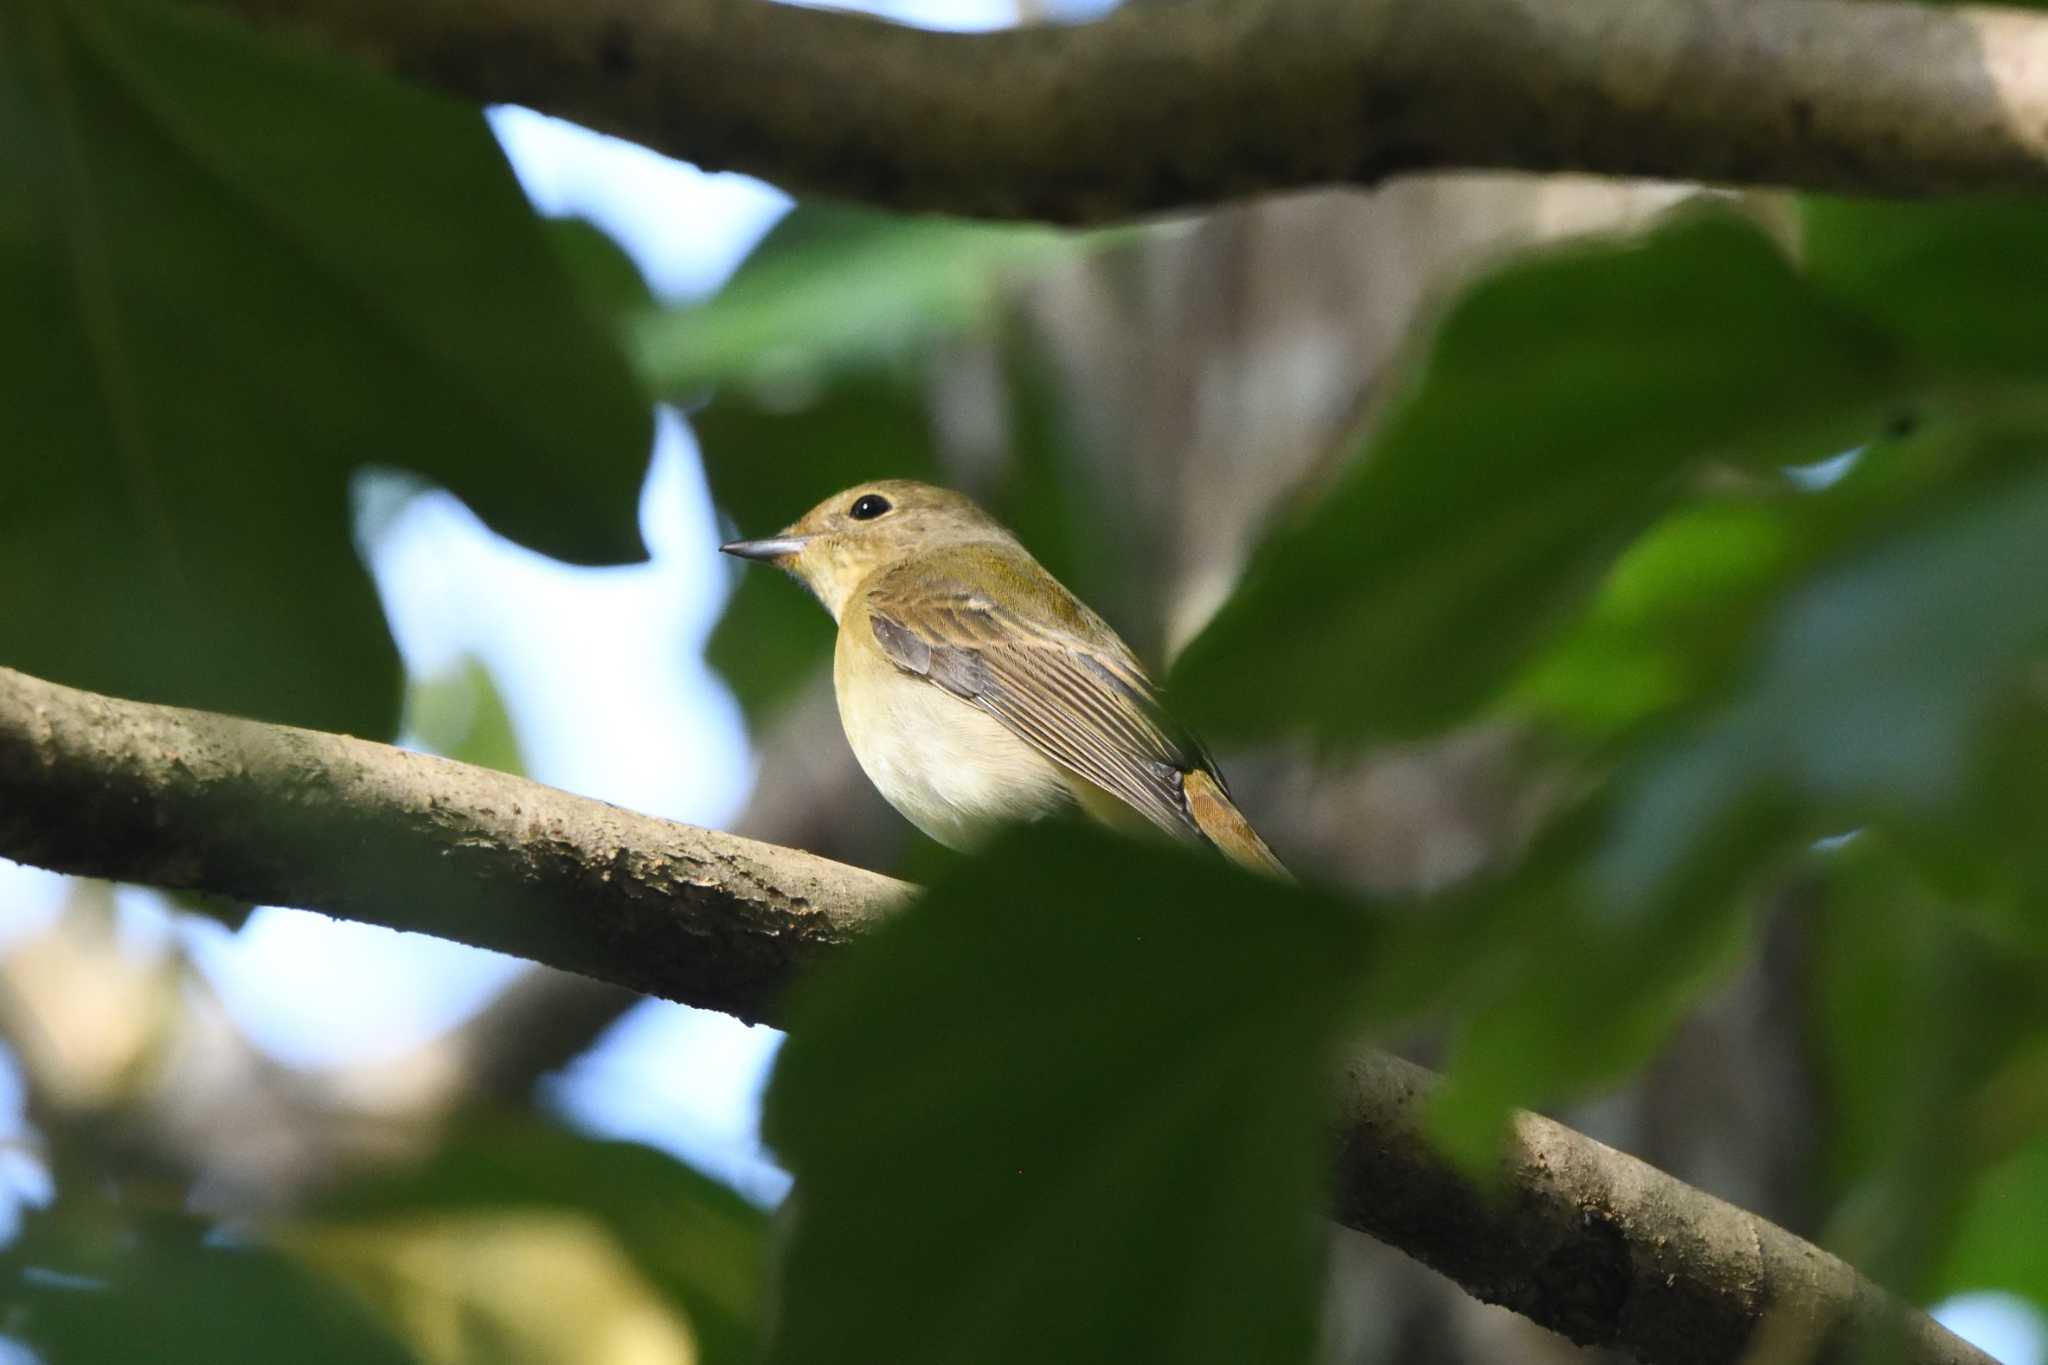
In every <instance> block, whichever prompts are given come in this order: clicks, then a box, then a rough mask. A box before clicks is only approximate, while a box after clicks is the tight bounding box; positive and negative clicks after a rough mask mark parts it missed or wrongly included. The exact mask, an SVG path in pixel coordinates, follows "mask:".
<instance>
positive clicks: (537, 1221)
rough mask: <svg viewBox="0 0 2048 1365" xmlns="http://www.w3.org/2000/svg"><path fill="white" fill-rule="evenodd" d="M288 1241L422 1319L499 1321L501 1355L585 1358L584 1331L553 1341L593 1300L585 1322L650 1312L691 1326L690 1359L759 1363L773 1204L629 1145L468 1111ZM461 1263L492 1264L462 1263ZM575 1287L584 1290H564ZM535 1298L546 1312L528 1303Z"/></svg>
mask: <svg viewBox="0 0 2048 1365" xmlns="http://www.w3.org/2000/svg"><path fill="white" fill-rule="evenodd" d="M282 1239H283V1241H284V1243H285V1244H286V1245H287V1246H290V1247H292V1248H294V1249H295V1250H297V1251H298V1252H299V1253H300V1254H301V1255H303V1256H305V1257H306V1258H307V1259H308V1260H309V1261H310V1262H311V1263H313V1264H316V1265H319V1266H321V1267H323V1268H325V1269H327V1270H329V1271H330V1272H332V1273H336V1274H339V1275H341V1276H342V1277H343V1278H344V1279H346V1280H347V1281H349V1282H350V1283H352V1284H355V1285H357V1286H358V1287H359V1288H361V1289H362V1290H363V1291H364V1292H366V1293H368V1294H369V1295H371V1297H372V1298H373V1299H374V1300H375V1301H376V1302H378V1303H379V1304H380V1305H382V1306H383V1307H384V1309H385V1311H386V1312H388V1313H390V1314H391V1315H392V1316H393V1317H394V1318H396V1319H397V1320H399V1321H401V1322H405V1323H408V1324H410V1325H412V1326H413V1327H414V1328H415V1330H417V1328H418V1326H419V1325H420V1324H421V1323H423V1322H424V1323H432V1322H436V1321H446V1320H447V1319H448V1318H449V1317H450V1316H451V1315H475V1316H480V1317H483V1318H488V1319H490V1320H491V1321H493V1322H495V1323H497V1324H498V1325H497V1327H496V1328H494V1329H493V1330H494V1331H495V1332H496V1333H497V1336H498V1338H499V1340H500V1341H501V1342H503V1343H509V1344H507V1345H506V1346H505V1351H506V1354H500V1355H496V1356H492V1355H488V1354H487V1355H485V1356H481V1357H478V1358H480V1359H508V1358H514V1359H522V1360H524V1359H534V1360H574V1359H581V1358H584V1356H585V1355H586V1354H587V1348H589V1346H590V1342H591V1340H592V1339H590V1338H586V1341H585V1346H586V1350H585V1351H567V1352H563V1353H559V1354H555V1353H550V1352H549V1351H548V1350H547V1349H546V1347H547V1346H548V1345H549V1344H550V1342H551V1341H552V1339H553V1338H552V1337H551V1335H550V1334H552V1333H556V1332H559V1331H561V1330H562V1329H563V1326H564V1323H565V1322H566V1323H567V1325H568V1327H570V1328H572V1329H574V1328H577V1327H578V1324H579V1323H583V1318H582V1317H581V1316H579V1315H580V1314H585V1313H586V1310H587V1312H588V1313H589V1314H591V1315H595V1316H593V1317H592V1319H591V1321H590V1322H589V1323H587V1324H584V1326H583V1330H590V1331H596V1330H599V1329H601V1328H603V1327H605V1326H606V1325H607V1323H606V1321H605V1319H606V1316H607V1315H615V1314H621V1313H636V1312H637V1313H641V1314H649V1313H651V1314H655V1315H656V1316H658V1317H662V1318H664V1319H669V1320H673V1322H674V1325H675V1326H677V1327H681V1328H683V1329H684V1330H685V1331H686V1338H685V1341H686V1343H688V1342H693V1343H694V1346H693V1348H692V1351H693V1355H692V1356H686V1357H684V1358H695V1359H698V1360H702V1361H705V1362H707V1363H708V1365H721V1362H724V1363H730V1365H737V1363H738V1362H751V1361H752V1360H754V1359H756V1353H755V1336H756V1333H757V1330H758V1318H759V1313H760V1289H761V1283H760V1281H761V1275H762V1273H763V1271H764V1269H765V1266H766V1250H767V1217H766V1215H765V1214H763V1213H762V1212H761V1211H760V1210H759V1209H757V1208H755V1207H754V1206H753V1205H751V1204H749V1203H747V1202H746V1201H745V1200H743V1199H741V1198H740V1197H739V1196H738V1195H737V1194H734V1193H733V1192H732V1191H731V1190H729V1189H727V1188H725V1187H724V1186H722V1185H719V1184H717V1183H716V1182H714V1181H712V1180H710V1179H707V1178H706V1177H704V1176H702V1175H699V1174H698V1173H697V1172H695V1171H693V1170H691V1169H690V1168H689V1167H687V1166H684V1165H682V1164H681V1163H680V1162H677V1161H675V1160H674V1159H672V1158H670V1157H667V1156H665V1155H663V1154H661V1153H659V1152H655V1151H652V1150H650V1149H649V1148H646V1147H641V1146H638V1145H636V1144H633V1143H625V1142H611V1141H604V1140H599V1139H595V1138H587V1137H581V1136H578V1135H576V1134H573V1133H568V1132H564V1131H562V1130H561V1129H559V1128H555V1127H553V1126H551V1125H547V1124H543V1123H538V1122H521V1121H516V1120H512V1119H509V1118H503V1117H499V1118H494V1119H492V1120H490V1121H488V1122H485V1121H472V1122H470V1123H468V1124H467V1125H465V1126H462V1127H458V1128H457V1129H456V1130H455V1131H454V1132H453V1133H452V1134H450V1135H449V1137H448V1138H447V1139H446V1140H445V1141H444V1142H443V1143H442V1144H441V1146H440V1147H439V1148H438V1149H437V1150H436V1152H435V1155H434V1157H433V1159H432V1160H431V1161H429V1162H428V1163H427V1164H426V1165H424V1166H423V1167H421V1168H419V1169H418V1170H415V1171H412V1172H409V1173H405V1174H401V1175H398V1176H393V1177H386V1178H382V1179H377V1180H373V1181H370V1182H366V1183H362V1184H358V1185H355V1186H353V1187H350V1188H347V1189H344V1190H343V1191H341V1192H339V1193H337V1194H335V1195H333V1196H331V1197H330V1198H328V1199H327V1200H325V1201H324V1202H323V1203H322V1204H321V1206H320V1207H318V1208H317V1209H315V1210H314V1211H313V1213H312V1215H311V1216H310V1217H308V1218H305V1219H301V1220H297V1221H296V1222H294V1223H293V1224H292V1225H291V1226H290V1227H288V1228H287V1229H285V1230H284V1231H283V1232H282ZM466 1263H480V1264H483V1265H486V1266H488V1267H490V1269H491V1273H489V1274H484V1275H464V1274H462V1273H461V1271H462V1266H463V1265H464V1264H466ZM409 1271H410V1272H412V1273H408V1272H409ZM571 1285H581V1286H583V1289H582V1293H583V1294H584V1296H585V1297H586V1298H587V1299H588V1300H589V1302H587V1303H582V1304H579V1303H577V1302H575V1301H573V1300H574V1298H575V1295H573V1294H566V1293H564V1291H566V1290H567V1289H568V1288H569V1287H570V1286H571ZM508 1290H510V1291H513V1292H510V1293H507V1292H506V1291H508ZM558 1294H561V1295H563V1297H561V1298H559V1299H558V1298H557V1297H556V1296H557V1295H558ZM522 1298H523V1299H525V1300H527V1301H528V1302H526V1303H522V1302H521V1300H522ZM533 1301H538V1303H539V1305H540V1306H541V1307H542V1308H544V1309H545V1310H546V1311H545V1312H544V1313H539V1314H536V1313H533V1312H530V1311H528V1310H529V1309H530V1308H531V1306H532V1303H533ZM642 1326H643V1328H645V1329H646V1330H652V1329H653V1327H654V1324H653V1322H651V1321H649V1322H643V1324H642ZM665 1330H666V1329H665ZM517 1352H523V1353H524V1354H518V1353H517Z"/></svg>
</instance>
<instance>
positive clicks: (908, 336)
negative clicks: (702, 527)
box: [637, 202, 1111, 393]
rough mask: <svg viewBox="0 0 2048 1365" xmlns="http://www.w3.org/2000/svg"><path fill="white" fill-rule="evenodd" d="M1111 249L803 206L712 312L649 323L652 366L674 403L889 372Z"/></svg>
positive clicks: (1043, 231) (1083, 239)
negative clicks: (1079, 255) (1024, 276)
mask: <svg viewBox="0 0 2048 1365" xmlns="http://www.w3.org/2000/svg"><path fill="white" fill-rule="evenodd" d="M1110 236H1111V234H1093V235H1091V236H1083V235H1079V234H1075V233H1067V232H1060V231H1057V230H1055V229H1052V228H1046V227H1037V226H1031V225H1025V224H1014V225H1013V224H991V223H976V222H968V221H965V220H960V219H950V218H929V217H917V218H911V217H903V216H900V215H895V214H886V213H877V212H874V211H873V210H869V209H858V208H853V207H849V206H846V205H840V204H830V203H817V202H807V203H802V204H799V205H797V206H796V207H795V208H794V209H792V210H791V211H790V212H789V214H788V215H787V216H786V217H784V218H783V219H782V221H781V222H779V223H777V224H776V225H775V227H774V228H773V229H772V230H771V231H770V232H769V233H768V235H767V236H766V237H765V238H763V239H762V241H761V244H760V245H759V246H758V247H756V248H755V249H754V251H753V252H752V254H750V255H749V256H748V257H747V260H746V262H745V263H744V264H743V265H742V266H741V267H740V269H739V271H738V272H737V273H736V274H735V275H734V276H733V278H732V279H731V280H730V281H729V282H727V284H726V285H725V287H724V288H723V289H721V290H719V292H718V293H717V294H715V295H713V296H712V298H711V299H710V300H709V301H708V302H705V303H703V304H700V305H698V306H696V307H694V308H681V309H676V310H673V311H671V312H667V313H663V314H660V315H658V316H652V317H649V318H648V319H647V320H646V321H645V322H644V323H643V324H642V325H641V326H640V327H639V328H638V329H637V347H638V353H639V356H640V362H641V365H642V366H643V368H644V369H645V371H646V372H647V374H648V375H649V376H651V378H652V380H653V382H654V383H655V385H656V386H657V387H658V388H659V389H660V390H661V391H663V392H665V393H687V392H689V391H690V390H691V389H693V388H696V387H699V386H702V385H705V384H711V383H716V382H719V381H723V380H736V379H738V380H753V381H759V380H787V379H791V378H802V379H807V380H809V381H810V382H814V383H816V382H823V381H824V380H826V379H828V378H829V377H830V376H834V375H840V374H845V373H848V372H849V371H858V370H862V369H867V368H870V367H872V366H875V365H877V364H879V365H883V366H888V365H891V364H894V363H895V362H897V361H899V360H901V359H902V358H903V356H904V355H905V354H906V353H908V352H912V351H916V350H918V349H921V348H923V347H925V346H927V345H929V344H930V343H931V342H932V341H933V340H934V339H935V338H937V337H939V336H942V335H944V334H945V333H948V332H956V331H959V330H962V329H964V328H966V327H968V326H970V325H973V324H975V323H979V322H982V321H985V320H986V319H987V318H988V317H989V316H990V314H991V312H992V310H993V308H994V306H995V303H996V301H997V297H998V286H999V285H1000V284H1001V283H1002V281H1003V280H1004V279H1005V278H1008V277H1010V276H1012V275H1014V274H1016V273H1018V272H1020V271H1025V270H1029V269H1032V268H1034V267H1043V266H1044V265H1046V264H1049V263H1051V262H1053V261H1056V260H1058V259H1060V258H1061V257H1063V256H1067V255H1070V254H1072V253H1073V252H1074V251H1076V250H1078V249H1081V248H1083V247H1084V246H1087V245H1089V244H1092V243H1094V242H1098V241H1103V240H1108V239H1109V238H1110Z"/></svg>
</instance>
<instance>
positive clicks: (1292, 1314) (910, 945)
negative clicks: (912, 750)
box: [766, 829, 1367, 1365]
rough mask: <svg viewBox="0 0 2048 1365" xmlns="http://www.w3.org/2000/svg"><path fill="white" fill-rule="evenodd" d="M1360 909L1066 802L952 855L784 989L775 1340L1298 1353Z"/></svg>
mask: <svg viewBox="0 0 2048 1365" xmlns="http://www.w3.org/2000/svg"><path fill="white" fill-rule="evenodd" d="M1365 930H1366V921H1365V920H1364V919H1363V918H1362V917H1361V916H1360V915H1359V914H1358V912H1357V911H1355V910H1353V909H1351V908H1349V907H1346V906H1343V905H1341V904H1336V903H1332V902H1331V901H1329V900H1326V899H1323V898H1321V897H1318V896H1314V895H1311V894H1309V893H1306V892H1303V891H1300V890H1297V889H1294V888H1291V887H1284V886H1278V885H1274V884H1271V883H1268V882H1264V881H1258V880H1253V879H1251V878H1248V877H1245V876H1242V875H1240V874H1237V873H1235V872H1233V871H1232V870H1230V869H1228V868H1226V867H1224V866H1223V865H1221V864H1220V863H1216V862H1213V861H1210V860H1203V859H1195V858H1192V857H1189V856H1187V855H1176V854H1174V853H1173V852H1170V851H1168V850H1164V849H1160V850H1154V849H1151V848H1144V847H1132V846H1128V845H1124V844H1119V843H1112V842H1110V841H1108V840H1106V839H1105V838H1103V837H1102V836H1098V835H1092V834H1087V833H1085V832H1083V831H1078V830H1077V831H1066V830H1043V829H1041V830H1034V831H1028V832H1024V833H1020V834H1018V835H1015V836H1012V837H1011V838H1009V839H1008V840H1006V841H1004V842H1003V843H1002V844H1000V845H999V846H998V847H997V848H995V849H994V850H992V851H991V852H990V853H988V854H987V855H986V856H984V857H983V858H981V859H978V860H976V861H974V862H971V863H969V864H968V865H966V866H964V867H963V868H962V869H961V871H960V873H959V875H958V876H957V877H955V878H954V879H952V880H951V881H949V882H946V883H944V884H942V885H940V886H939V887H938V888H937V889H936V890H934V891H933V892H932V893H931V894H930V896H929V897H928V898H927V899H926V901H925V903H924V904H922V905H921V906H920V907H919V908H917V909H916V910H914V911H913V912H911V913H910V914H908V915H906V916H904V917H903V918H901V919H900V920H897V921H893V922H892V923H890V924H888V925H886V926H884V927H883V929H882V930H881V931H880V932H879V933H878V934H876V935H875V936H873V938H872V939H871V940H869V941H865V942H863V943H862V944H861V945H860V946H859V947H858V948H857V949H856V950H855V952H854V954H853V956H852V958H851V960H849V961H847V962H845V963H843V964H839V965H838V966H837V967H836V969H834V970H832V971H829V972H824V973H820V975H819V976H818V977H817V978H816V979H815V980H814V981H813V982H811V983H810V985H809V987H808V989H807V990H805V991H804V992H803V993H802V994H801V995H800V996H799V997H798V999H797V1001H796V1002H795V1004H794V1006H793V1016H792V1019H793V1022H792V1026H791V1033H790V1040H789V1042H788V1044H787V1045H786V1047H785V1049H784V1051H783V1054H782V1057H781V1060H780V1062H779V1064H778V1066H777V1070H776V1074H775V1079H774V1081H773V1083H772V1086H771V1090H770V1093H769V1098H768V1108H767V1115H766V1126H767V1130H768V1134H769V1137H770V1140H771V1142H772V1143H773V1144H774V1146H775V1147H776V1149H777V1150H778V1151H779V1152H780V1153H781V1154H782V1156H783V1157H784V1158H785V1159H786V1161H787V1162H788V1164H789V1166H790V1169H791V1171H792V1173H793V1174H794V1175H795V1176H796V1190H797V1192H796V1194H795V1196H794V1204H793V1210H794V1211H793V1217H792V1223H791V1227H790V1234H789V1241H788V1244H787V1251H786V1259H785V1262H784V1266H785V1270H784V1277H783V1283H782V1287H781V1291H780V1293H779V1296H778V1304H779V1318H778V1331H777V1334H776V1336H775V1339H774V1342H773V1347H774V1358H775V1359H777V1360H780V1361H788V1362H806V1361H818V1360H833V1361H840V1360H890V1361H893V1362H899V1363H900V1365H916V1362H926V1361H929V1362H940V1361H944V1362H953V1361H962V1360H973V1361H977V1362H982V1363H983V1365H1002V1362H1006V1361H1016V1362H1024V1361H1032V1362H1038V1361H1047V1360H1133V1359H1145V1360H1173V1361H1177V1362H1201V1361H1217V1362H1223V1361H1230V1362H1241V1361H1247V1360H1258V1361H1271V1362H1281V1361H1288V1360H1295V1361H1301V1360H1307V1359H1308V1358H1309V1351H1310V1347H1311V1345H1312V1341H1313V1336H1314V1325H1315V1305H1316V1300H1317V1285H1318V1283H1319V1281H1318V1277H1317V1274H1316V1265H1317V1261H1318V1258H1319V1254H1320V1248H1321V1246H1322V1242H1323V1238H1324V1235H1325V1234H1324V1232H1323V1230H1322V1221H1321V1220H1322V1208H1321V1200H1320V1195H1321V1191H1322V1187H1323V1184H1324V1174H1323V1164H1324V1162H1325V1160H1326V1159H1327V1153H1326V1152H1325V1150H1324V1124H1325V1122H1326V1115H1325V1104H1326V1102H1327V1098H1328V1095H1329V1078H1330V1075H1331V1071H1330V1067H1331V1066H1332V1064H1333V1061H1334V1049H1335V1048H1336V1046H1337V1044H1338V1042H1339V1041H1340V1038H1341V1025H1342V1023H1343V1021H1344V1019H1345V1017H1346V1011H1347V1005H1348V1002H1349V1001H1350V1000H1351V999H1352V997H1353V992H1354V990H1355V988H1356V985H1357V982H1358V980H1359V979H1360V975H1361V974H1362V973H1363V972H1364V970H1365V969H1366V966H1367V952H1366V932H1365Z"/></svg>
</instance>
